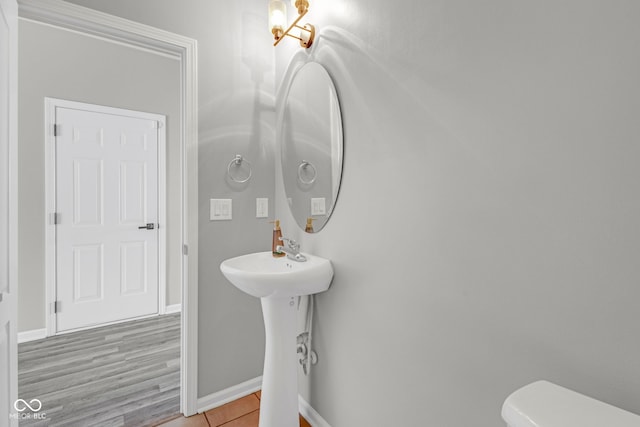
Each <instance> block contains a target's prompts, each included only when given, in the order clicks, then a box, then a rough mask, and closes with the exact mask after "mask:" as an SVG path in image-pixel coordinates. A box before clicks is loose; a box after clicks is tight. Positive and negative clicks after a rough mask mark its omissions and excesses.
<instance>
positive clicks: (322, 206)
mask: <svg viewBox="0 0 640 427" xmlns="http://www.w3.org/2000/svg"><path fill="white" fill-rule="evenodd" d="M326 213H327V208H326V199H325V198H324V197H317V198H316V197H313V198H312V199H311V215H325V214H326Z"/></svg>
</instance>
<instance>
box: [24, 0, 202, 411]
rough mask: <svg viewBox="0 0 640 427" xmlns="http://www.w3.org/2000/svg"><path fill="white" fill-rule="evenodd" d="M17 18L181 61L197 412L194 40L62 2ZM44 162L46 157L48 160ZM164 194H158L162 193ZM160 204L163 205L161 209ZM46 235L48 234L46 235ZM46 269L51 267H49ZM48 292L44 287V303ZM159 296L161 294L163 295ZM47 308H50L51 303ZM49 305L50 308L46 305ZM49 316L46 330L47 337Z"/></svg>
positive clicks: (188, 380) (191, 397) (186, 289)
mask: <svg viewBox="0 0 640 427" xmlns="http://www.w3.org/2000/svg"><path fill="white" fill-rule="evenodd" d="M19 13H20V17H22V18H25V19H30V20H33V21H35V22H41V23H44V24H49V25H56V26H59V27H61V28H67V29H71V30H73V31H79V32H81V33H82V34H87V35H90V36H93V37H99V38H102V39H104V40H110V41H113V42H116V43H125V44H126V45H127V46H132V47H142V48H144V49H147V50H148V51H150V52H155V53H157V54H160V55H170V56H172V57H175V58H176V59H178V60H179V61H180V69H181V75H180V82H179V85H180V114H181V116H180V120H179V123H177V124H176V125H177V126H179V127H180V139H179V141H178V143H179V145H180V158H181V169H180V203H181V204H182V209H181V216H180V224H181V232H182V233H181V243H182V245H183V256H182V260H181V279H182V326H181V335H182V342H181V358H180V365H181V380H180V382H181V387H180V389H181V393H180V410H181V412H183V413H184V414H185V415H187V416H189V415H193V414H195V413H196V412H197V410H198V374H197V373H198V357H197V353H198V345H197V337H198V66H197V63H198V48H197V42H196V40H194V39H191V38H188V37H184V36H180V35H178V34H174V33H170V32H167V31H163V30H160V29H157V28H153V27H150V26H148V25H143V24H139V23H136V22H133V21H130V20H126V19H122V18H118V17H115V16H112V15H107V14H104V13H101V12H98V11H94V10H92V9H88V8H84V7H80V6H77V5H74V4H72V3H68V2H65V1H60V0H20V3H19ZM47 158H48V157H47ZM161 195H162V194H161ZM161 205H162V204H161ZM48 234H49V231H47V235H48ZM47 268H49V266H48V267H47ZM50 289H51V287H50V286H49V284H47V301H48V302H50V301H51V298H52V296H51V295H50V292H51V291H50ZM161 297H162V295H161ZM49 305H50V304H49ZM49 305H48V306H49ZM51 317H52V316H47V330H48V331H49V333H50V332H51V321H52V320H51Z"/></svg>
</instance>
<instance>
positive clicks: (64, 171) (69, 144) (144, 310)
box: [47, 99, 165, 332]
mask: <svg viewBox="0 0 640 427" xmlns="http://www.w3.org/2000/svg"><path fill="white" fill-rule="evenodd" d="M47 104H48V107H47V110H48V111H47V113H48V117H49V118H50V120H51V119H52V120H53V123H55V131H54V133H55V135H54V136H53V143H54V147H55V148H53V149H51V150H50V151H51V152H52V154H54V155H55V156H54V158H55V161H54V162H52V163H53V166H54V167H53V169H54V171H50V175H49V176H52V177H55V179H53V182H54V183H55V184H54V186H55V193H54V194H55V197H50V199H52V201H53V204H54V206H52V209H53V210H52V211H51V212H50V213H51V214H53V213H55V216H54V215H50V219H49V222H50V223H49V225H48V227H50V228H53V229H54V233H55V238H54V239H55V243H54V244H53V245H52V248H51V249H53V250H54V252H55V256H52V257H51V258H52V259H55V263H54V265H53V266H52V269H53V270H54V271H51V273H52V274H53V276H52V277H54V278H55V302H56V303H55V304H53V305H52V309H53V310H52V311H53V314H52V316H53V317H54V320H55V322H52V323H55V332H65V331H70V330H77V329H82V328H86V327H91V326H95V325H100V324H108V323H113V322H117V321H122V320H127V319H132V318H136V317H142V316H146V315H152V314H157V313H158V312H159V297H160V296H161V295H164V292H165V290H164V286H160V283H159V280H160V278H162V280H164V275H163V274H159V266H162V267H161V270H163V271H164V268H163V266H164V262H160V263H159V251H158V246H159V245H158V243H159V231H160V230H159V229H158V225H159V223H160V226H164V220H163V219H162V220H161V219H160V217H159V209H158V205H159V201H158V196H159V194H160V193H163V192H164V189H160V191H159V188H158V170H159V168H158V148H159V147H161V146H163V142H164V138H163V135H164V131H165V126H164V122H165V118H164V116H159V115H155V114H148V113H140V112H134V111H129V110H122V109H115V108H109V107H100V106H95V105H88V104H80V103H74V102H70V101H62V100H54V99H47ZM160 151H162V150H160ZM160 169H162V168H160ZM147 224H149V226H148V228H144V227H145V226H147ZM140 227H143V228H140ZM162 231H164V230H162ZM162 252H163V253H164V251H162ZM163 285H164V284H163ZM52 292H53V291H52ZM162 303H164V298H162Z"/></svg>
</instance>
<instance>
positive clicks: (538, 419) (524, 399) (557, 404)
mask: <svg viewBox="0 0 640 427" xmlns="http://www.w3.org/2000/svg"><path fill="white" fill-rule="evenodd" d="M502 418H503V419H504V420H505V421H506V422H507V425H508V426H509V427H640V416H639V415H636V414H633V413H631V412H628V411H625V410H623V409H620V408H616V407H615V406H611V405H609V404H607V403H604V402H600V401H599V400H595V399H592V398H590V397H587V396H584V395H582V394H580V393H576V392H575V391H571V390H569V389H566V388H564V387H560V386H558V385H555V384H552V383H550V382H548V381H537V382H535V383H532V384H529V385H527V386H524V387H522V388H521V389H519V390H516V391H515V392H513V393H512V394H511V395H510V396H509V397H507V399H506V400H505V401H504V405H503V406H502Z"/></svg>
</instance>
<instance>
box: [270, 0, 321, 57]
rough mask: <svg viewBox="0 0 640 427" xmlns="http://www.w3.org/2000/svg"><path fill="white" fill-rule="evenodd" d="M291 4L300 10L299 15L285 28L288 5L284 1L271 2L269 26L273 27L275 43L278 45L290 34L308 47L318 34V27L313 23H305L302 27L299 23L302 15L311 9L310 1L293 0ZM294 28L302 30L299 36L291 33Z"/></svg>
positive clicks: (301, 44)
mask: <svg viewBox="0 0 640 427" xmlns="http://www.w3.org/2000/svg"><path fill="white" fill-rule="evenodd" d="M291 4H292V5H293V7H295V8H296V10H297V11H298V17H297V18H296V19H295V21H293V23H292V24H291V25H289V27H288V28H287V29H286V30H285V29H284V26H285V25H286V24H287V7H286V5H285V4H284V1H282V0H271V1H270V2H269V28H270V29H271V34H273V39H274V40H275V43H273V45H274V46H277V45H278V43H280V41H281V40H282V39H283V38H284V36H289V37H293V38H294V39H298V40H300V46H302V47H304V48H308V47H309V46H311V43H313V38H314V37H315V35H316V29H315V27H314V26H313V25H311V24H304V26H302V27H301V26H299V25H298V22H300V20H301V19H302V17H303V16H304V15H306V14H307V12H308V11H309V1H308V0H291ZM293 28H297V29H299V30H300V36H299V37H296V36H294V35H293V34H290V32H291V30H293Z"/></svg>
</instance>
